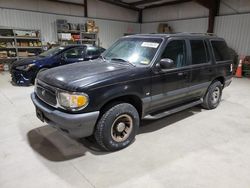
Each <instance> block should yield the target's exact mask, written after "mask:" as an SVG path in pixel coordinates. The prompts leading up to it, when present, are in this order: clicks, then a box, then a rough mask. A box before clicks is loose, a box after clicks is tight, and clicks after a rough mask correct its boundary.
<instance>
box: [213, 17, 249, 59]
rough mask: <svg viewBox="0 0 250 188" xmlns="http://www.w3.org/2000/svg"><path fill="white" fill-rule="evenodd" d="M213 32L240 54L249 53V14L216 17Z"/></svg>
mask: <svg viewBox="0 0 250 188" xmlns="http://www.w3.org/2000/svg"><path fill="white" fill-rule="evenodd" d="M215 33H216V34H217V35H218V36H220V37H223V38H225V39H226V41H227V43H228V45H229V46H230V47H232V48H233V49H235V50H236V51H237V52H238V53H239V54H240V55H250V14H241V15H231V16H219V17H216V21H215Z"/></svg>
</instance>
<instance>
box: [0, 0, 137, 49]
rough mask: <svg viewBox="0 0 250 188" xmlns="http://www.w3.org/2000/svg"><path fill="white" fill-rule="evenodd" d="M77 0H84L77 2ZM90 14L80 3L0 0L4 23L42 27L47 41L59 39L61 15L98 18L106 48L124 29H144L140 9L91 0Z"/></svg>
mask: <svg viewBox="0 0 250 188" xmlns="http://www.w3.org/2000/svg"><path fill="white" fill-rule="evenodd" d="M77 1H78V2H79V3H82V2H83V0H76V1H75V2H77ZM78 2H77V3H78ZM88 16H89V18H84V7H83V6H79V5H71V4H65V3H61V2H53V1H46V0H22V1H20V0H12V1H9V0H0V26H3V27H13V28H23V29H39V30H41V34H42V41H45V42H53V41H56V40H57V34H56V25H55V21H56V20H57V19H66V20H67V21H68V22H70V23H85V22H86V20H87V19H92V18H95V19H94V20H95V21H96V24H97V25H98V26H99V28H100V31H99V38H100V42H101V46H103V47H104V48H107V47H109V45H110V44H112V43H113V42H114V41H115V40H117V39H118V38H120V37H121V36H123V35H124V33H140V24H138V23H136V21H137V19H138V13H137V11H133V10H128V9H125V8H121V7H117V6H115V5H110V4H107V3H103V2H100V1H96V0H91V1H88ZM96 18H102V19H96ZM114 19H116V20H117V21H116V20H114Z"/></svg>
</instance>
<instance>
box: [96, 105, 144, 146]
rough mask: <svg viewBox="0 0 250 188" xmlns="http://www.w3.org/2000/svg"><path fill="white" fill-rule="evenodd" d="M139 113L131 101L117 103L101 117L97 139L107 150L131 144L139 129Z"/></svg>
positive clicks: (97, 126) (97, 127) (97, 129)
mask: <svg viewBox="0 0 250 188" xmlns="http://www.w3.org/2000/svg"><path fill="white" fill-rule="evenodd" d="M139 124H140V118H139V114H138V112H137V110H136V108H135V107H134V106H132V105H131V104H129V103H120V104H115V105H113V106H112V107H111V108H109V109H108V110H107V111H106V112H105V113H104V114H103V115H102V116H101V118H100V119H99V121H98V123H97V125H96V129H95V133H94V136H95V140H96V142H97V143H98V144H99V145H100V146H101V148H102V149H104V150H106V151H117V150H120V149H123V148H125V147H127V146H128V145H130V144H131V143H132V142H133V141H134V139H135V135H136V133H137V131H138V128H139Z"/></svg>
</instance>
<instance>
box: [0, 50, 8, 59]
mask: <svg viewBox="0 0 250 188" xmlns="http://www.w3.org/2000/svg"><path fill="white" fill-rule="evenodd" d="M7 57H8V52H7V51H0V58H7Z"/></svg>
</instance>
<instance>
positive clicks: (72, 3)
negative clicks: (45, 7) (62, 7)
mask: <svg viewBox="0 0 250 188" xmlns="http://www.w3.org/2000/svg"><path fill="white" fill-rule="evenodd" d="M49 1H52V2H57V3H63V4H68V5H77V6H84V4H83V3H74V2H68V1H60V0H49Z"/></svg>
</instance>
